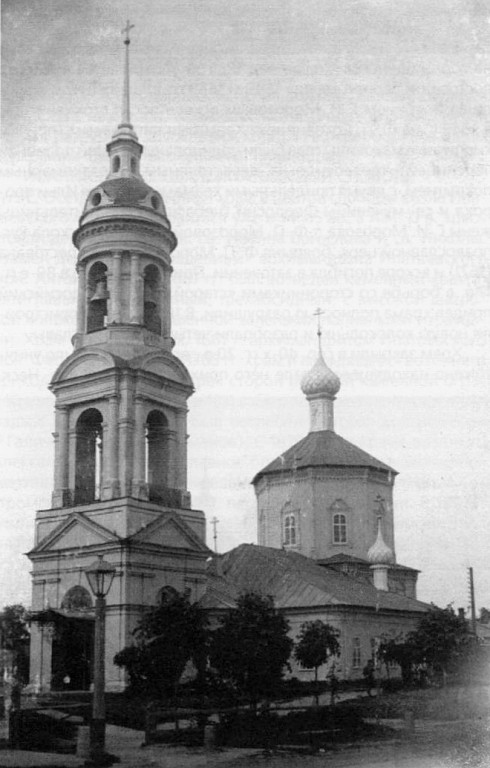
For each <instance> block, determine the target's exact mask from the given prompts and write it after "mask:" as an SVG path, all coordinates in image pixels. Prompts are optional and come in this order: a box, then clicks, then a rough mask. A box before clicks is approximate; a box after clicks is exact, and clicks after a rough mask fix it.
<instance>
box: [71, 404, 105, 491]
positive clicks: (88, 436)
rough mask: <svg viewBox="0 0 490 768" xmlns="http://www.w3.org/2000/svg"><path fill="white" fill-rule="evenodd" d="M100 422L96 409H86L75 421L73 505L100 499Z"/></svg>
mask: <svg viewBox="0 0 490 768" xmlns="http://www.w3.org/2000/svg"><path fill="white" fill-rule="evenodd" d="M102 422H103V419H102V414H101V413H100V411H98V410H97V409H96V408H88V409H87V410H86V411H84V412H83V413H82V414H81V415H80V416H79V418H78V420H77V424H76V449H75V504H87V503H90V502H91V501H98V500H99V499H100V493H101V488H102V464H103V457H104V446H103V428H102Z"/></svg>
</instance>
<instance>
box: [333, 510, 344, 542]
mask: <svg viewBox="0 0 490 768" xmlns="http://www.w3.org/2000/svg"><path fill="white" fill-rule="evenodd" d="M346 542H347V518H346V516H345V515H344V514H343V512H336V513H335V514H334V516H333V543H334V544H345V543H346Z"/></svg>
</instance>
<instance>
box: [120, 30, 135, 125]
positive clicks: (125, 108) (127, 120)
mask: <svg viewBox="0 0 490 768" xmlns="http://www.w3.org/2000/svg"><path fill="white" fill-rule="evenodd" d="M133 27H134V24H130V23H129V19H128V20H127V22H126V26H125V27H124V29H122V30H121V34H123V35H124V41H123V42H124V46H125V54H124V82H123V99H122V113H121V123H120V125H119V128H121V127H124V126H128V127H129V128H132V127H133V126H132V125H131V117H130V109H129V43H130V42H131V40H130V39H129V33H130V31H131V30H132V29H133Z"/></svg>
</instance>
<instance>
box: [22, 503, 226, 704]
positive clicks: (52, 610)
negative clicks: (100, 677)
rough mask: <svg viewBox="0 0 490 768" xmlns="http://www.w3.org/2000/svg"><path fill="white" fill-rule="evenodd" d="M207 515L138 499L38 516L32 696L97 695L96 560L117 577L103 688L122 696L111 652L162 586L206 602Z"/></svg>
mask: <svg viewBox="0 0 490 768" xmlns="http://www.w3.org/2000/svg"><path fill="white" fill-rule="evenodd" d="M204 539H205V520H204V514H203V512H201V511H199V510H191V509H184V510H183V509H175V508H170V507H164V506H162V505H159V504H155V503H153V502H150V501H143V500H137V499H133V498H125V499H113V500H110V501H107V502H103V501H100V502H94V503H92V504H86V505H81V506H78V507H69V508H66V507H65V508H63V509H48V510H41V511H39V512H38V513H37V515H36V544H35V547H34V549H33V550H32V551H31V552H29V555H28V556H29V558H30V560H31V562H32V619H33V622H32V640H31V680H30V687H31V690H32V692H33V693H34V692H38V693H42V692H45V691H50V690H59V691H63V690H66V691H69V690H87V691H88V690H90V687H91V684H92V661H93V660H92V658H91V653H92V652H93V651H92V650H91V649H92V646H93V626H94V597H93V595H92V594H91V592H90V587H89V584H88V581H87V578H86V575H85V570H86V568H87V567H88V566H90V565H91V564H92V563H93V562H94V560H96V558H97V556H98V555H103V557H104V560H106V561H107V562H109V563H110V564H111V565H113V566H114V567H115V569H116V575H115V578H114V580H113V583H112V586H111V588H110V591H109V594H108V595H107V599H106V601H107V608H106V651H105V654H106V658H105V662H106V665H105V668H106V689H107V690H111V691H120V690H124V689H125V688H126V687H127V682H128V681H127V677H126V674H125V671H124V670H122V669H120V668H119V667H116V666H115V665H114V656H115V655H116V654H117V653H118V652H119V651H120V650H122V649H123V648H124V647H125V646H127V645H129V644H130V643H131V640H132V632H133V630H134V629H135V627H136V626H137V624H138V622H139V620H140V618H141V617H142V615H143V613H144V611H145V610H147V609H148V608H149V607H156V606H157V605H158V604H159V602H160V600H161V595H162V590H164V589H167V590H168V588H169V587H170V588H173V589H175V590H176V591H177V592H187V593H188V594H189V597H190V600H191V601H192V602H194V601H197V600H199V599H200V598H201V597H202V595H203V593H204V590H205V586H206V560H207V559H208V557H209V556H210V554H211V552H210V550H209V549H208V548H207V546H206V544H205V540H204Z"/></svg>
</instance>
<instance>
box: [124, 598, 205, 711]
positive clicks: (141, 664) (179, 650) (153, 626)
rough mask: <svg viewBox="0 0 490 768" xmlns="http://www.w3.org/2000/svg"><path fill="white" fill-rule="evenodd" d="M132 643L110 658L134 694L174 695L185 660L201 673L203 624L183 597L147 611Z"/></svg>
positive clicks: (196, 609) (193, 605)
mask: <svg viewBox="0 0 490 768" xmlns="http://www.w3.org/2000/svg"><path fill="white" fill-rule="evenodd" d="M133 636H134V644H133V645H130V646H127V647H126V648H123V650H122V651H120V652H119V653H117V654H116V656H115V657H114V664H116V665H117V666H119V667H124V668H125V669H126V670H127V672H128V674H129V677H130V685H131V688H132V689H133V691H134V692H135V693H138V694H140V695H144V696H146V697H149V698H153V697H156V698H165V697H168V696H170V695H172V694H173V693H174V692H175V687H176V684H177V683H178V681H179V680H180V678H181V676H182V673H183V671H184V669H185V667H186V664H187V662H188V661H190V660H192V661H193V663H194V666H195V667H196V669H197V672H198V676H199V675H202V674H204V667H205V663H206V655H207V636H208V634H207V621H206V618H205V616H204V613H203V611H202V610H201V609H200V608H199V606H198V605H197V604H196V603H191V602H190V600H189V597H188V596H187V595H182V594H178V593H175V595H170V596H168V597H167V598H166V600H165V602H163V603H162V604H161V605H160V606H158V607H157V608H154V609H152V610H150V611H148V612H147V613H146V614H145V615H144V616H143V618H142V619H141V621H140V622H139V624H138V626H137V627H136V629H135V630H134V632H133Z"/></svg>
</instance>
